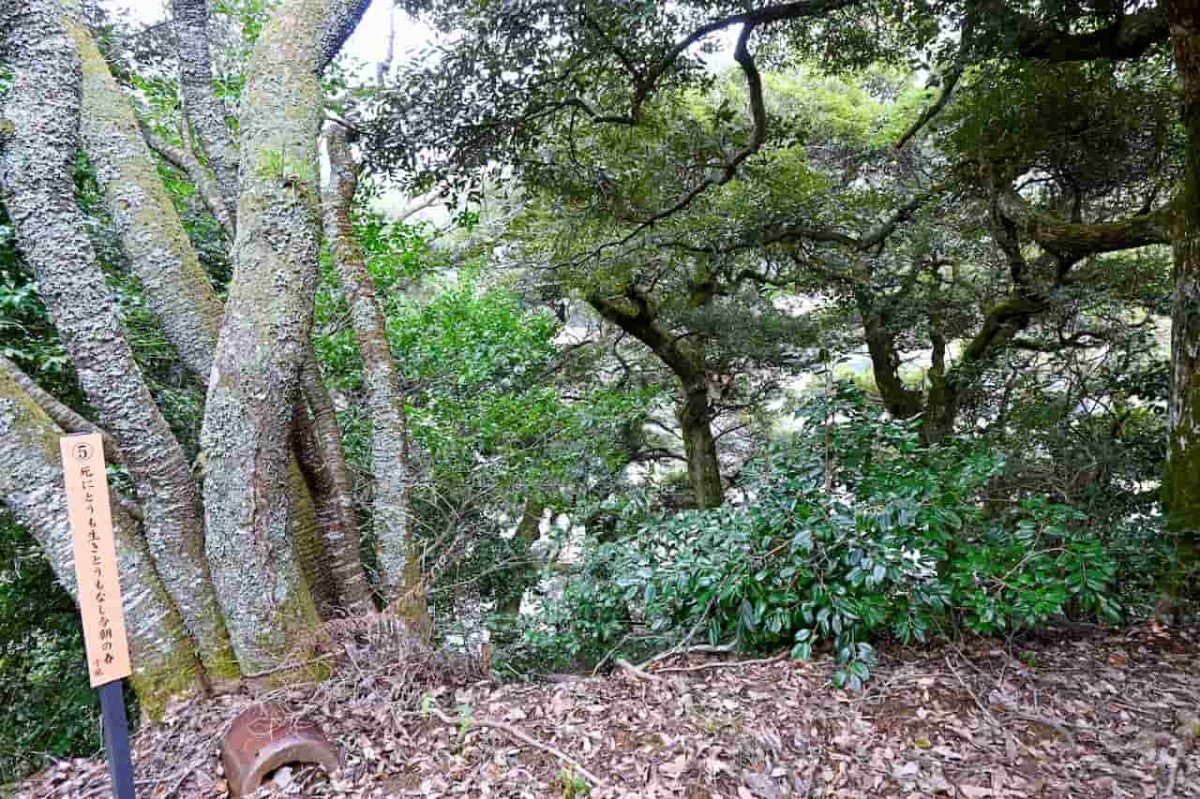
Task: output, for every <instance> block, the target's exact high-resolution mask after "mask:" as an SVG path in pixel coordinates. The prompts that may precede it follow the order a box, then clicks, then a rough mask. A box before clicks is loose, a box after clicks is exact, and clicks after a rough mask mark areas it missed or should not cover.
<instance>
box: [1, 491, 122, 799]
mask: <svg viewBox="0 0 1200 799" xmlns="http://www.w3.org/2000/svg"><path fill="white" fill-rule="evenodd" d="M99 729H100V726H99V718H98V713H97V705H96V700H95V696H94V694H93V692H92V690H91V688H90V687H89V684H88V676H87V665H86V661H85V659H84V656H83V637H82V634H81V632H80V627H79V616H78V614H77V613H76V612H75V606H74V603H72V601H71V598H70V597H69V596H68V595H67V593H66V592H65V591H63V590H62V588H60V587H59V585H58V584H57V583H56V582H55V580H54V575H53V573H52V572H51V570H50V565H49V563H47V562H46V560H45V558H43V557H42V555H41V551H40V550H39V549H38V547H37V545H36V543H35V542H34V541H33V540H32V539H31V538H30V537H29V534H28V533H27V532H26V531H25V530H24V529H23V528H21V527H20V526H19V525H17V524H16V523H15V522H13V520H12V519H11V517H9V516H8V515H7V514H2V515H0V784H4V783H6V782H9V781H11V780H14V779H17V778H19V777H21V776H23V775H25V774H27V773H29V772H31V771H33V770H35V769H37V768H39V767H40V766H41V765H43V762H44V760H45V759H46V758H47V757H67V756H71V755H88V754H91V753H92V752H95V751H96V749H97V748H98V747H99V745H100V740H99Z"/></svg>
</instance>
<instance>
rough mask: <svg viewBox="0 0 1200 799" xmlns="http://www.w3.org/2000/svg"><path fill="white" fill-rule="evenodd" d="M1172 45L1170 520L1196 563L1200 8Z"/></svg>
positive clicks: (1199, 525)
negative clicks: (1175, 156)
mask: <svg viewBox="0 0 1200 799" xmlns="http://www.w3.org/2000/svg"><path fill="white" fill-rule="evenodd" d="M1168 6H1169V7H1170V15H1171V25H1170V30H1171V43H1172V45H1173V48H1174V52H1175V70H1176V73H1177V75H1178V78H1179V83H1180V86H1181V88H1182V90H1183V91H1182V94H1183V123H1184V129H1185V132H1186V140H1185V146H1184V182H1183V197H1182V202H1181V203H1180V204H1179V210H1178V213H1177V216H1176V224H1175V231H1174V239H1175V248H1174V249H1175V291H1174V294H1173V296H1172V302H1171V395H1170V404H1169V422H1168V424H1169V431H1170V432H1169V441H1168V450H1167V469H1166V475H1165V480H1164V482H1163V489H1164V490H1163V493H1164V504H1165V506H1166V510H1167V521H1168V524H1169V525H1170V527H1171V528H1172V529H1174V530H1175V531H1177V532H1179V533H1180V535H1181V547H1180V553H1179V554H1180V558H1181V562H1182V565H1187V564H1188V563H1189V562H1191V561H1194V560H1195V559H1196V557H1197V551H1196V546H1197V535H1198V534H1200V2H1197V0H1172V2H1170V3H1168Z"/></svg>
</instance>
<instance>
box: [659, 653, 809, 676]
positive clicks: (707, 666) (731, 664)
mask: <svg viewBox="0 0 1200 799" xmlns="http://www.w3.org/2000/svg"><path fill="white" fill-rule="evenodd" d="M787 656H788V653H787V652H780V653H779V654H778V655H774V656H772V657H769V658H757V659H755V660H721V661H718V662H716V663H701V664H700V665H699V666H668V667H666V668H663V669H655V670H654V674H655V675H658V674H687V673H689V672H697V671H710V670H711V669H734V668H741V667H742V666H762V665H765V664H767V663H778V662H779V661H781V660H785V659H786V658H787Z"/></svg>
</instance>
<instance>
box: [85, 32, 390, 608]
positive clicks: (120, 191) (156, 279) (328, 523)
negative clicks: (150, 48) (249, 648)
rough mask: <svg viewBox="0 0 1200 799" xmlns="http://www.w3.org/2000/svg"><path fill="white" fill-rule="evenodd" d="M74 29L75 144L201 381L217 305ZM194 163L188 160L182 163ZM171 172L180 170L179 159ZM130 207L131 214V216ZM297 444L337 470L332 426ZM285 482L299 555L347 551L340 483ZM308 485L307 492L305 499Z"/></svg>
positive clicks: (90, 51)
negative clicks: (80, 103) (80, 71)
mask: <svg viewBox="0 0 1200 799" xmlns="http://www.w3.org/2000/svg"><path fill="white" fill-rule="evenodd" d="M75 32H76V42H77V47H78V50H79V52H80V54H81V56H82V58H83V59H84V63H85V64H88V65H90V66H91V67H93V69H92V70H91V71H89V72H88V73H87V74H86V76H85V81H84V106H85V111H86V112H89V116H88V120H89V122H88V124H86V125H85V126H84V132H85V143H86V144H87V146H88V148H89V153H90V154H91V156H92V159H93V161H94V162H95V163H96V164H97V168H98V170H99V172H100V177H101V180H102V182H104V185H105V188H106V202H107V205H108V207H109V209H110V212H111V213H112V214H113V216H114V218H116V219H118V221H119V222H120V223H121V224H120V225H119V232H120V234H121V240H122V245H123V248H124V250H125V254H126V256H127V257H128V258H129V263H130V266H131V268H132V270H133V272H134V274H136V275H137V276H138V277H139V279H140V280H141V282H142V286H143V290H144V292H145V296H146V298H147V301H148V303H149V305H150V307H151V309H152V310H153V311H154V312H155V315H156V316H157V318H158V319H159V321H160V323H161V325H162V329H163V332H164V334H165V335H166V336H167V339H168V340H169V341H170V342H171V344H172V345H173V346H174V347H175V349H176V351H177V352H179V353H180V355H181V357H182V358H183V360H184V363H185V365H186V366H187V367H188V368H189V370H190V371H191V372H192V373H193V374H194V375H195V376H196V378H197V379H198V380H200V381H207V379H208V378H209V374H210V371H211V368H212V359H213V353H214V351H215V350H216V346H217V336H218V333H219V331H220V326H221V319H222V315H223V312H224V309H223V306H222V304H221V301H220V299H219V298H218V297H217V294H216V292H215V291H214V290H213V287H212V284H211V283H210V282H209V281H208V278H207V276H206V275H205V273H204V271H203V269H202V268H201V266H200V264H199V261H198V259H197V258H196V254H195V250H194V248H193V247H192V245H191V242H190V241H189V240H188V237H187V233H186V232H185V231H184V229H183V225H182V223H181V221H180V219H179V217H178V214H176V212H175V209H174V206H173V205H172V204H171V201H170V199H169V198H168V197H167V196H166V194H165V191H164V189H163V186H162V183H161V181H160V180H159V178H158V175H157V173H156V170H155V169H154V164H153V160H152V158H151V156H150V154H149V151H148V149H147V145H146V143H145V142H144V141H143V140H142V139H143V135H142V134H141V133H140V132H139V130H138V127H137V119H136V115H135V113H134V110H133V108H132V106H131V105H130V104H129V101H128V99H127V98H126V97H125V96H124V94H123V93H122V92H121V89H120V87H119V86H118V85H117V83H116V80H115V79H114V78H113V76H112V74H111V72H110V71H109V70H108V67H107V64H106V63H105V62H104V61H103V59H102V58H101V56H100V53H99V51H98V50H97V49H96V46H95V43H94V41H93V40H92V38H91V35H90V32H88V31H87V30H86V29H85V28H83V27H82V26H80V27H78V28H77V29H76V31H75ZM194 161H195V159H194V158H192V159H191V162H194ZM196 166H198V164H196ZM181 168H186V165H185V167H181ZM131 209H132V210H139V211H140V212H138V213H133V212H131ZM229 230H230V232H232V231H233V226H232V225H229ZM314 388H322V387H319V386H318V387H314ZM306 393H307V392H306ZM330 442H332V443H330ZM304 445H305V446H308V447H313V448H317V449H315V450H314V451H313V452H311V453H307V454H302V455H303V457H302V460H309V461H318V462H321V463H334V464H336V463H339V462H340V463H341V464H342V469H343V470H344V469H345V466H344V456H342V455H341V444H340V434H339V433H338V431H337V430H336V429H334V430H333V431H329V430H326V435H325V436H323V437H319V438H318V437H308V438H306V439H305V440H304ZM331 468H332V467H331ZM291 486H292V488H293V490H294V491H295V492H296V494H295V496H294V498H293V499H294V501H293V509H294V510H295V512H296V514H298V518H296V519H295V527H294V531H295V532H296V533H297V538H296V539H295V540H297V541H298V542H307V543H305V547H306V551H308V552H310V553H311V554H312V557H313V562H314V563H317V562H319V561H320V559H321V557H322V552H323V550H322V549H321V548H320V547H319V546H316V547H314V546H312V545H311V544H312V540H311V539H312V538H313V536H314V535H315V537H316V539H320V538H321V537H322V536H324V537H326V538H328V539H330V541H331V542H333V543H332V544H327V545H326V546H325V549H327V550H329V551H332V552H338V551H340V546H341V545H340V544H339V543H338V542H340V541H349V544H348V545H347V546H348V547H349V548H351V549H353V550H354V552H355V554H357V547H358V529H357V524H356V520H354V519H353V517H350V523H349V524H347V522H346V520H345V519H344V518H343V519H339V518H336V517H335V515H333V514H329V513H324V512H323V510H322V509H325V508H328V507H335V508H336V507H342V506H347V507H348V506H350V505H351V504H352V499H351V493H350V488H349V486H348V485H340V484H335V483H332V482H326V483H313V484H312V485H310V484H308V483H306V482H305V481H304V480H303V479H301V480H294V479H293V480H291ZM310 488H311V494H312V496H309V495H308V494H309V493H310ZM339 489H344V492H343V493H340V494H339V493H330V492H336V491H338V490H339ZM302 494H303V495H302ZM314 512H315V513H317V514H320V515H321V519H319V520H318V519H315V518H313V513H314ZM310 534H312V535H310ZM318 543H319V541H318ZM351 565H352V566H353V569H355V570H357V572H358V574H359V575H360V578H359V580H360V581H361V582H362V583H364V584H365V582H366V578H365V576H361V575H362V566H361V562H359V561H358V560H355V561H354V563H353V564H351ZM334 571H341V572H342V573H343V574H349V573H350V572H351V566H349V565H347V564H345V563H344V562H339V563H338V564H337V565H335V566H334ZM351 582H352V580H351V581H347V582H346V584H347V586H349V587H351V588H353V586H352V585H351ZM335 599H336V602H335V604H337V605H338V606H339V607H340V608H342V609H351V608H353V607H355V606H356V605H357V603H358V602H359V599H360V597H359V593H355V592H354V591H352V593H351V594H348V595H346V596H344V597H336V598H335Z"/></svg>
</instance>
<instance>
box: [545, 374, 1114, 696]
mask: <svg viewBox="0 0 1200 799" xmlns="http://www.w3.org/2000/svg"><path fill="white" fill-rule="evenodd" d="M796 422H797V424H798V431H797V432H796V433H795V434H793V435H789V436H787V437H786V438H784V439H783V440H781V441H779V442H777V443H776V444H774V445H773V446H772V447H771V449H770V451H769V452H767V453H765V454H764V455H763V456H762V457H761V458H759V459H758V460H757V461H755V462H754V463H752V464H751V465H749V466H748V467H747V469H746V471H745V472H744V474H743V479H742V486H741V487H742V490H743V493H744V499H743V500H742V501H740V502H739V503H737V504H729V505H726V506H724V507H721V508H717V509H714V510H709V511H691V512H685V513H681V514H678V515H675V516H669V517H665V518H650V519H647V520H645V521H644V522H643V523H642V525H641V526H640V528H639V529H638V531H637V533H636V534H635V535H632V536H628V537H626V538H624V539H622V540H619V541H616V542H613V543H608V544H603V545H600V546H597V547H595V548H594V549H592V550H591V551H590V552H589V554H588V556H587V558H586V561H585V562H584V563H583V564H582V567H581V569H580V570H579V573H578V574H577V575H576V576H574V577H573V578H572V579H571V580H570V581H569V582H568V583H567V585H566V586H565V587H564V589H563V594H562V597H561V598H560V600H558V601H557V602H555V603H552V604H551V605H550V607H549V608H548V609H547V612H546V613H545V614H544V615H543V616H542V617H541V618H539V619H538V620H536V623H535V624H534V625H532V627H531V629H530V630H529V631H528V633H527V640H528V641H529V642H530V643H532V644H533V645H535V646H536V647H540V648H542V649H543V650H545V651H549V652H551V653H552V654H554V655H555V656H557V657H558V658H559V659H560V660H570V659H578V658H580V657H586V656H589V655H590V656H593V657H595V656H597V655H599V654H600V653H602V652H604V651H606V650H608V649H611V648H612V647H614V646H615V645H617V644H618V642H621V641H622V640H623V639H634V638H639V639H641V640H647V639H648V640H651V641H657V642H658V645H660V646H661V645H665V644H666V643H667V642H669V641H672V640H675V641H677V640H680V639H681V638H686V639H688V640H692V639H694V638H695V637H697V636H698V635H699V634H700V633H701V632H703V633H704V634H705V635H706V636H707V638H708V640H709V641H710V642H711V643H713V644H717V643H719V642H731V643H734V644H736V645H737V646H738V647H740V648H747V649H764V648H772V647H779V646H783V645H790V646H791V647H792V654H793V656H795V657H798V658H807V657H809V656H810V655H811V654H812V652H813V650H814V648H817V647H829V648H831V649H832V651H833V653H834V655H835V657H836V659H837V662H838V663H839V664H840V669H839V671H838V672H837V675H836V679H837V681H839V682H840V683H844V684H847V685H850V686H854V687H857V686H861V684H862V681H863V680H864V679H865V678H866V677H867V676H868V674H869V666H870V663H871V660H872V657H873V650H872V647H871V641H872V640H873V639H875V638H877V637H879V636H882V635H886V636H890V637H894V638H895V639H898V640H900V641H902V642H905V643H910V642H916V641H925V640H928V639H929V638H930V637H931V636H934V635H944V634H950V633H952V632H954V631H955V630H957V629H960V628H965V629H967V630H970V631H973V632H976V633H980V634H986V635H996V634H1005V633H1008V632H1011V631H1019V630H1028V629H1033V628H1036V627H1039V626H1042V625H1045V624H1046V623H1047V622H1049V621H1051V620H1052V619H1055V618H1058V617H1063V616H1075V617H1086V618H1093V619H1101V620H1107V621H1117V620H1119V619H1120V618H1121V604H1120V602H1119V600H1118V598H1117V589H1118V585H1117V582H1116V578H1117V575H1118V566H1117V563H1116V561H1115V559H1114V557H1113V554H1112V552H1111V551H1110V549H1109V547H1108V546H1106V544H1105V542H1104V541H1103V540H1102V539H1101V538H1100V537H1099V536H1098V535H1097V534H1096V532H1095V531H1094V530H1092V529H1090V528H1089V526H1088V521H1089V520H1088V518H1087V517H1086V516H1084V515H1083V514H1082V513H1080V512H1079V511H1077V510H1075V509H1073V508H1071V507H1067V506H1064V505H1060V504H1055V503H1052V502H1050V501H1048V500H1047V499H1045V498H1044V497H1035V498H1026V499H1022V500H1019V501H1018V502H1017V503H1016V504H1015V505H1014V506H1013V507H1012V508H1010V509H1008V510H1005V511H1003V512H997V511H995V510H994V509H993V503H985V502H984V501H983V500H984V499H985V494H986V489H987V487H988V485H989V481H990V479H991V478H993V477H994V476H995V475H996V474H998V473H999V472H1000V470H1001V469H1002V467H1003V460H1002V458H1001V457H1000V456H998V455H997V454H995V453H994V451H993V450H992V449H991V448H990V447H988V446H987V445H986V444H987V442H985V441H980V440H970V439H960V440H955V441H951V442H947V443H945V444H940V445H936V446H923V445H922V443H921V439H920V435H919V430H918V427H917V423H914V422H905V421H895V420H889V419H881V418H880V417H879V414H878V411H877V410H876V409H875V407H874V406H873V405H872V404H871V403H870V402H869V400H868V399H867V398H866V397H865V396H864V395H863V394H862V393H860V392H858V391H857V390H856V389H854V388H853V387H851V386H845V385H843V386H839V387H838V388H837V389H836V391H835V393H834V395H833V396H831V397H829V398H818V399H815V400H813V401H811V402H808V403H806V404H805V405H803V406H801V407H800V408H799V409H798V411H797V412H796Z"/></svg>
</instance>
